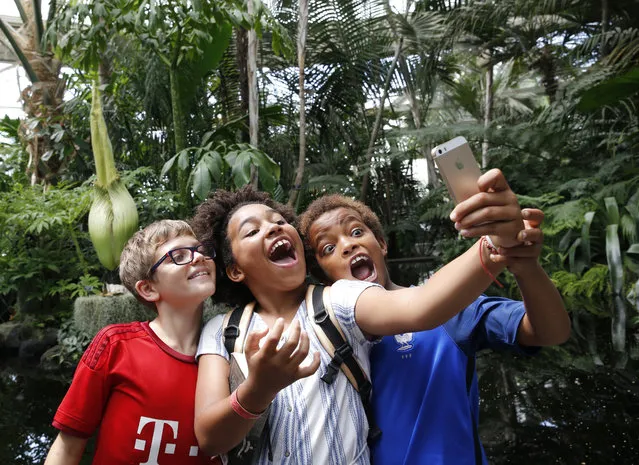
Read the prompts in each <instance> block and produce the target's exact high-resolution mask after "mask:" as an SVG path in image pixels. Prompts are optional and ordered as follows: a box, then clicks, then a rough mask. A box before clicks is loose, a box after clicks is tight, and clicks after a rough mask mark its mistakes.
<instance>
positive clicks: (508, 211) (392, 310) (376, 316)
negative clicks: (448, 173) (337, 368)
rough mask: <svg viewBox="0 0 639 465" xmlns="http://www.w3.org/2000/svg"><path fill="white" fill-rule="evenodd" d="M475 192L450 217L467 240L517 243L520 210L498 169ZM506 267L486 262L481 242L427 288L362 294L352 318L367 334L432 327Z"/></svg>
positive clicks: (469, 300) (375, 290)
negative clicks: (479, 238) (484, 238)
mask: <svg viewBox="0 0 639 465" xmlns="http://www.w3.org/2000/svg"><path fill="white" fill-rule="evenodd" d="M478 186H479V189H480V193H479V194H476V195H474V196H473V197H471V198H470V199H468V200H466V201H464V202H461V203H460V204H459V205H458V206H457V207H456V208H455V209H454V210H453V212H452V214H451V219H452V220H453V221H455V226H456V228H457V229H458V230H460V232H461V234H462V235H464V236H466V237H473V236H475V237H476V236H478V235H490V236H491V237H492V238H493V241H494V242H495V244H496V245H505V246H514V245H517V244H519V243H520V240H519V239H518V238H517V234H518V233H519V232H520V231H521V230H522V229H523V220H522V215H521V209H520V207H519V204H518V202H517V198H516V196H515V194H514V193H513V192H512V191H511V190H510V187H509V186H508V183H507V182H506V179H505V178H504V176H503V174H502V172H501V171H499V170H491V171H489V172H487V173H486V174H484V175H482V176H481V178H480V179H479V181H478ZM504 268H505V263H500V262H497V263H495V262H493V261H491V260H490V252H489V251H488V248H487V247H486V246H485V245H484V244H483V242H482V241H479V242H477V243H475V244H474V245H473V246H472V247H471V248H470V249H469V250H468V251H466V252H465V253H464V254H462V255H461V256H459V257H457V258H456V259H455V260H453V261H452V262H450V263H449V264H447V265H446V266H444V267H443V268H441V269H440V270H439V271H438V272H437V273H435V274H434V275H433V276H432V277H431V278H430V279H429V280H428V282H427V283H426V284H424V285H422V286H419V287H413V288H408V289H400V290H396V291H385V290H383V289H380V288H370V289H367V290H365V291H364V292H363V293H362V295H361V296H360V298H359V299H358V301H357V304H356V307H355V318H356V320H357V324H358V325H359V327H360V328H361V329H362V330H363V331H364V332H366V333H367V334H370V335H376V336H382V335H391V334H398V333H403V332H410V331H421V330H426V329H432V328H435V327H437V326H439V325H441V324H442V323H444V322H446V321H447V320H449V319H450V318H451V317H453V316H454V315H455V314H457V313H458V312H460V311H461V310H463V309H464V308H466V307H467V306H468V305H469V304H471V303H472V302H473V301H474V300H475V299H476V298H477V297H478V296H479V295H480V294H481V293H482V292H483V291H484V290H485V289H486V288H487V287H488V286H489V284H490V283H491V282H492V281H493V279H492V277H491V275H492V276H496V275H497V274H498V273H499V272H501V271H502V270H503V269H504Z"/></svg>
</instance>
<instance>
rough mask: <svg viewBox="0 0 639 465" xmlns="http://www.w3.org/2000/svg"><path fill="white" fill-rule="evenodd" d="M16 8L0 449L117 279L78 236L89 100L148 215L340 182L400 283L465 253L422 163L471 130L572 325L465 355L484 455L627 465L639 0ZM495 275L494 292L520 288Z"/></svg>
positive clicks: (95, 181) (428, 166)
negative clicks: (218, 192)
mask: <svg viewBox="0 0 639 465" xmlns="http://www.w3.org/2000/svg"><path fill="white" fill-rule="evenodd" d="M4 1H6V2H9V0H3V2H4ZM15 3H16V6H17V11H18V14H19V17H16V18H13V21H10V20H9V18H7V17H0V29H1V32H0V42H1V43H2V44H3V45H4V46H5V47H6V48H7V49H8V50H9V51H10V52H11V54H12V57H13V59H14V60H15V62H16V63H17V66H21V67H22V68H23V69H24V71H25V74H26V76H27V77H28V82H27V83H24V82H23V86H22V89H21V95H20V96H19V98H20V99H21V103H22V106H23V110H24V115H25V116H24V118H20V119H11V118H9V117H4V119H2V120H0V136H1V140H2V142H1V144H0V231H2V233H1V234H0V323H2V324H0V327H1V328H3V329H2V330H0V343H2V348H0V351H1V352H0V463H3V464H37V463H42V461H43V460H44V457H45V455H46V452H47V450H48V447H49V445H50V444H51V441H52V439H53V437H54V435H55V431H54V430H53V428H52V427H51V426H50V422H51V419H52V416H53V413H54V411H55V409H56V408H57V405H58V403H59V401H60V400H61V398H62V396H63V395H64V392H65V390H66V387H67V386H68V383H69V382H70V377H71V375H72V370H73V367H74V364H75V362H76V361H77V359H78V357H79V354H80V353H81V351H82V350H83V348H84V347H85V346H86V344H88V342H89V340H90V337H91V333H90V331H89V330H88V329H87V327H86V326H83V325H82V324H81V320H82V318H79V317H78V316H77V315H75V317H74V313H73V312H74V302H76V301H77V299H79V298H86V297H88V296H92V295H103V294H105V293H107V288H106V284H107V283H110V284H111V283H115V284H117V283H118V278H117V272H116V271H114V270H109V269H107V267H106V266H105V265H103V264H102V263H103V262H101V261H100V259H99V258H98V255H97V254H96V251H95V249H94V247H93V245H92V243H91V241H90V238H89V233H88V213H89V209H90V207H91V202H92V196H94V195H97V194H96V190H95V189H96V187H95V186H96V185H97V186H100V185H101V184H100V183H101V180H100V179H101V178H100V170H101V169H103V168H101V166H102V163H103V161H102V158H101V157H102V156H104V154H100V153H96V150H95V149H92V145H91V142H92V141H91V125H92V124H94V122H95V121H97V120H96V114H97V113H94V112H93V111H92V110H95V109H96V106H95V105H94V106H93V107H92V102H97V100H96V98H97V99H99V98H100V94H101V98H102V100H101V102H102V105H101V109H99V110H100V111H101V114H102V115H104V119H105V121H106V126H104V127H103V128H102V129H101V131H102V132H101V134H102V135H103V136H104V135H106V134H107V131H108V138H109V139H110V141H111V144H112V147H113V151H112V153H113V161H114V167H115V168H116V169H117V172H116V171H114V170H113V171H112V174H114V177H113V179H116V178H117V179H119V180H120V181H121V182H122V183H123V184H124V185H125V186H126V188H127V189H128V191H129V193H130V194H131V196H132V197H133V199H134V201H135V205H136V207H137V214H138V216H139V222H138V223H139V226H140V227H143V226H145V225H147V224H148V223H150V222H152V221H154V220H156V219H160V218H188V217H189V216H190V215H191V214H192V213H193V209H194V207H195V206H196V205H197V204H198V203H199V202H201V201H202V200H203V199H205V198H206V197H207V195H208V193H209V192H211V191H212V190H214V189H216V188H235V187H238V186H242V185H245V184H247V183H253V184H254V185H257V186H258V187H259V188H260V189H263V190H266V191H269V192H270V193H272V195H273V196H274V197H275V198H276V199H278V200H280V201H282V202H287V203H289V204H290V205H292V206H293V207H294V208H295V209H296V210H297V211H298V212H301V211H303V209H304V207H305V206H306V205H307V204H308V203H309V202H310V201H311V200H312V199H314V198H315V197H317V196H319V195H322V194H323V193H326V192H341V193H344V194H347V195H351V196H353V197H354V198H359V199H362V200H364V201H365V202H366V203H367V204H369V205H370V206H371V207H372V208H373V209H374V210H375V212H376V213H377V214H378V215H379V216H380V218H381V219H382V221H383V224H384V227H385V231H386V234H387V237H388V242H389V246H390V251H389V263H390V265H391V268H392V273H393V276H392V278H393V280H394V281H395V282H398V283H401V284H413V283H417V282H419V281H420V280H422V279H424V278H425V277H427V276H428V274H429V273H431V272H433V271H434V270H436V269H437V267H438V266H440V265H441V264H443V263H446V262H447V261H448V260H450V259H451V258H453V257H454V256H456V255H457V254H459V253H460V252H461V251H463V250H464V249H465V248H467V247H468V246H469V242H468V241H465V240H462V239H461V238H459V237H458V235H457V234H456V231H455V229H454V227H453V225H452V223H451V222H450V221H449V219H448V213H449V212H450V211H451V209H452V207H453V204H452V202H451V200H450V199H449V197H448V195H447V193H446V190H445V188H444V187H443V186H442V184H441V181H440V180H439V178H438V176H437V173H436V169H435V167H434V166H433V164H432V161H431V158H430V155H429V154H430V150H431V148H432V147H433V146H434V145H436V144H438V143H441V142H443V141H446V140H448V139H451V138H452V137H454V136H457V135H463V136H465V137H466V138H467V139H468V140H469V141H470V142H471V145H472V147H473V150H474V153H475V154H476V156H477V158H478V160H479V161H480V163H481V165H482V167H483V168H484V169H489V168H493V167H499V168H501V169H502V170H503V171H504V173H505V174H506V177H507V179H508V180H509V182H510V184H511V186H512V188H513V190H514V191H515V192H516V193H517V194H518V195H519V200H520V203H521V205H522V206H525V207H537V208H541V209H543V210H544V212H545V213H546V219H545V222H544V225H543V229H544V232H545V247H544V253H543V256H542V258H541V261H542V263H543V265H544V267H545V269H546V271H547V272H548V273H549V274H550V275H551V277H552V279H553V281H554V282H555V283H556V285H557V287H558V288H559V289H560V291H561V293H562V295H563V297H564V299H565V302H566V306H567V308H568V309H569V311H570V314H571V318H572V322H573V332H572V336H571V339H570V341H569V342H568V343H566V344H564V345H563V346H561V347H557V348H552V349H548V350H544V351H543V352H542V354H541V355H539V356H538V357H535V358H531V359H528V358H526V359H523V358H516V357H513V356H508V355H503V354H495V353H487V354H483V355H482V356H481V357H480V358H479V362H478V363H479V374H480V386H481V395H482V404H481V408H482V413H481V428H480V432H481V436H482V438H483V441H484V443H485V446H486V449H487V452H488V455H489V457H490V458H491V461H492V462H493V463H495V464H508V463H518V464H519V465H526V464H539V463H552V464H588V465H591V464H602V465H603V464H605V465H608V464H635V463H638V461H639V458H638V457H639V453H638V450H639V439H638V438H637V436H636V428H637V426H638V425H639V420H638V418H639V386H638V385H637V373H638V369H639V330H638V323H639V313H638V311H639V280H638V279H639V237H638V233H639V157H638V153H639V130H638V129H639V126H638V123H639V120H638V117H639V111H638V105H639V2H638V1H636V0H616V1H612V0H579V1H577V0H500V1H490V0H486V1H470V0H469V1H463V0H454V1H453V0H432V1H429V0H417V1H412V0H405V1H404V0H401V1H391V2H388V1H384V0H299V2H298V1H291V0H272V1H268V2H265V3H262V2H260V0H249V1H248V2H244V1H240V0H237V1H236V0H216V1H214V2H210V1H199V0H155V1H149V0H94V1H89V0H73V1H70V0H57V1H56V0H50V1H49V2H48V5H47V4H46V2H45V4H44V5H43V4H42V3H41V1H40V0H15ZM47 6H48V8H47ZM92 89H93V93H92ZM98 91H99V92H98ZM96 124H97V123H96ZM94 138H95V136H94ZM103 187H104V186H103ZM502 281H504V282H505V283H506V287H505V289H503V290H500V289H497V288H495V287H492V288H491V289H489V291H488V292H489V293H495V294H496V293H502V294H503V295H506V296H510V297H513V298H518V295H517V291H516V286H515V284H514V281H513V279H512V278H511V277H509V276H508V274H505V275H503V276H502ZM76 307H77V305H76ZM76 310H77V308H76ZM16 341H17V342H16ZM56 344H57V345H56ZM54 345H55V347H53V348H51V349H48V350H47V351H46V352H45V354H44V356H43V357H42V358H41V355H42V353H43V352H44V350H45V349H47V348H48V347H50V346H54Z"/></svg>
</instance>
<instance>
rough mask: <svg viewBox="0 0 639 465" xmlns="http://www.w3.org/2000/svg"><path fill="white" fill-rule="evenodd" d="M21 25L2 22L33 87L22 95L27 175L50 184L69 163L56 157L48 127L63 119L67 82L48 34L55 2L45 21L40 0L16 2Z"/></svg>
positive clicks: (62, 155) (23, 137) (6, 35)
mask: <svg viewBox="0 0 639 465" xmlns="http://www.w3.org/2000/svg"><path fill="white" fill-rule="evenodd" d="M14 1H15V4H16V7H17V8H18V11H19V13H20V18H21V20H22V25H21V26H20V27H18V28H17V29H15V28H13V27H11V25H10V24H9V23H8V22H6V21H5V20H4V19H2V18H0V30H2V32H3V34H4V37H5V39H6V41H7V42H8V43H9V45H10V48H11V49H12V50H13V52H14V53H15V55H16V57H17V58H18V60H19V62H20V64H21V65H22V67H23V68H24V70H25V72H26V74H27V77H28V78H29V81H30V82H31V84H30V85H29V86H27V87H25V88H24V89H23V90H22V92H21V95H20V96H21V98H22V106H23V109H24V112H25V113H26V116H27V117H26V119H25V120H24V121H23V122H22V125H21V131H20V136H21V138H22V140H23V142H24V143H25V145H26V146H27V150H28V152H29V161H28V163H27V174H28V175H29V176H30V179H31V184H32V185H35V184H39V183H45V184H48V183H51V182H55V179H56V177H57V175H58V174H59V172H60V171H61V170H62V169H63V168H64V166H65V165H66V164H67V163H68V161H69V159H68V157H67V159H65V157H64V154H63V153H61V152H58V153H55V152H56V151H55V149H54V144H53V140H52V135H53V134H52V131H50V130H49V126H51V125H52V124H54V123H57V124H60V123H61V121H62V119H63V114H62V107H61V105H62V101H63V95H64V89H65V81H64V79H63V78H62V77H61V76H60V69H61V67H62V63H61V62H60V61H59V60H58V59H57V58H56V57H55V56H54V54H53V50H52V47H51V45H50V43H49V42H48V41H47V39H46V34H45V30H46V27H47V25H48V24H49V23H50V22H51V20H52V18H53V16H54V14H55V11H56V0H50V2H49V14H48V18H47V19H46V20H45V19H44V17H43V14H42V10H41V2H40V1H39V0H14Z"/></svg>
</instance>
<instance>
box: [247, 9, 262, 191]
mask: <svg viewBox="0 0 639 465" xmlns="http://www.w3.org/2000/svg"><path fill="white" fill-rule="evenodd" d="M246 5H247V12H248V15H249V17H250V18H251V19H252V20H255V18H254V15H253V13H254V11H253V10H254V4H253V0H248V1H247V3H246ZM247 51H248V53H247V58H248V61H247V73H248V111H249V141H250V143H251V145H252V146H254V147H257V145H258V140H257V135H258V129H259V127H258V112H259V102H258V89H257V32H255V28H254V27H252V28H251V29H249V31H248V50H247ZM257 182H258V173H257V170H256V169H255V166H254V165H251V181H250V184H251V185H252V186H253V187H254V188H257Z"/></svg>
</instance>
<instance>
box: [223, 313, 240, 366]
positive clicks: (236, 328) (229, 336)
mask: <svg viewBox="0 0 639 465" xmlns="http://www.w3.org/2000/svg"><path fill="white" fill-rule="evenodd" d="M242 313H244V309H243V308H242V307H236V308H234V309H233V310H231V311H230V312H228V313H227V314H226V316H227V318H225V319H226V323H225V324H224V347H225V348H226V352H228V354H229V355H231V354H232V353H233V352H234V351H235V340H236V339H237V338H238V337H239V336H240V319H241V318H242Z"/></svg>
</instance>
